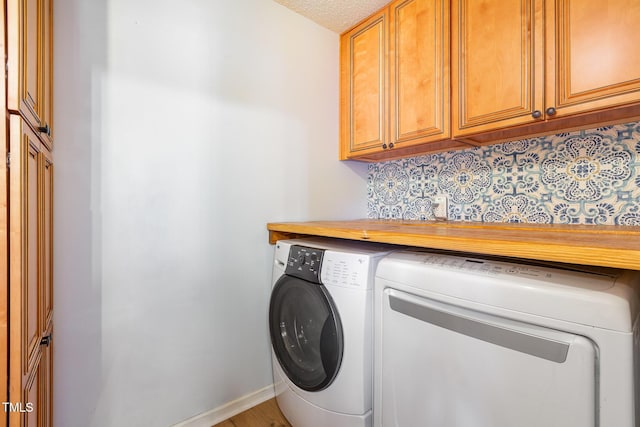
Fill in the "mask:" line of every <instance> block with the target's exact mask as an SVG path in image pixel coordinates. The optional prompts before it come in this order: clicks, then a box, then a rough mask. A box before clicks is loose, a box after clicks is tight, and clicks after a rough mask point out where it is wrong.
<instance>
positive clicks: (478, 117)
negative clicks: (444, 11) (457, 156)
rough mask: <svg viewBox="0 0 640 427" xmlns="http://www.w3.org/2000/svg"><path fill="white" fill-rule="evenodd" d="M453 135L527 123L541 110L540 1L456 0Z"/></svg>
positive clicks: (541, 27) (453, 9) (453, 39)
mask: <svg viewBox="0 0 640 427" xmlns="http://www.w3.org/2000/svg"><path fill="white" fill-rule="evenodd" d="M452 23H453V24H452V25H453V29H452V68H453V73H452V85H453V91H452V92H453V100H452V104H453V112H452V114H453V120H454V136H458V135H467V134H471V133H477V132H481V131H486V130H494V129H499V128H503V127H507V126H513V125H518V124H523V123H529V122H532V121H534V120H535V119H534V118H533V117H532V113H533V112H534V111H535V110H542V107H543V96H544V90H543V87H542V84H543V80H542V79H543V76H542V73H543V70H544V63H543V61H544V55H543V45H542V43H543V37H544V34H543V32H542V29H543V28H544V27H543V24H542V4H541V2H540V1H539V0H484V1H476V0H454V1H453V6H452Z"/></svg>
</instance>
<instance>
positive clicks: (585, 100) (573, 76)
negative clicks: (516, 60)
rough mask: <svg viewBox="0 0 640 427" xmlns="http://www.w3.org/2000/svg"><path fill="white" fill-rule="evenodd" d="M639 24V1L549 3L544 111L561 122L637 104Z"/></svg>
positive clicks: (639, 87)
mask: <svg viewBox="0 0 640 427" xmlns="http://www.w3.org/2000/svg"><path fill="white" fill-rule="evenodd" d="M638 22H640V2H638V0H554V1H551V0H549V1H547V11H546V28H547V46H548V48H547V49H548V54H547V70H546V73H547V95H546V104H547V105H546V108H549V107H552V108H554V109H555V110H556V114H555V116H556V117H562V116H566V115H569V114H575V113H581V112H586V111H591V110H596V109H601V108H607V107H614V106H617V105H621V104H626V103H632V102H639V101H640V49H639V48H638V46H640V31H638ZM554 47H555V49H554Z"/></svg>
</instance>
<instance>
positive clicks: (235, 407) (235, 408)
mask: <svg viewBox="0 0 640 427" xmlns="http://www.w3.org/2000/svg"><path fill="white" fill-rule="evenodd" d="M275 395H276V394H275V391H274V389H273V384H271V385H268V386H267V387H265V388H263V389H261V390H258V391H254V392H253V393H250V394H247V395H246V396H243V397H241V398H239V399H236V400H234V401H231V402H229V403H226V404H224V405H222V406H220V407H218V408H216V409H212V410H210V411H207V412H204V413H202V414H200V415H196V416H195V417H193V418H189V419H188V420H185V421H182V422H180V423H178V424H175V425H173V426H171V427H211V426H212V425H215V424H218V423H220V422H222V421H224V420H226V419H228V418H231V417H233V416H234V415H237V414H239V413H240V412H242V411H246V410H247V409H249V408H252V407H254V406H256V405H259V404H261V403H262V402H264V401H266V400H269V399H271V398H272V397H275Z"/></svg>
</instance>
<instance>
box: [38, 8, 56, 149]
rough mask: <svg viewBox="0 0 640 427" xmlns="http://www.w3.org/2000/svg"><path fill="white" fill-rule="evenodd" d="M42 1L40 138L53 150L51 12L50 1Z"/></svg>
mask: <svg viewBox="0 0 640 427" xmlns="http://www.w3.org/2000/svg"><path fill="white" fill-rule="evenodd" d="M41 1H42V114H41V118H40V119H41V125H42V127H43V128H44V129H43V132H41V133H40V137H41V138H42V141H43V142H44V143H45V145H46V146H47V147H48V148H49V149H50V150H51V149H52V148H53V10H52V6H53V5H52V0H41Z"/></svg>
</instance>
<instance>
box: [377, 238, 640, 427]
mask: <svg viewBox="0 0 640 427" xmlns="http://www.w3.org/2000/svg"><path fill="white" fill-rule="evenodd" d="M638 286H639V275H638V272H630V271H619V270H608V269H586V270H585V269H580V267H579V266H574V267H572V270H570V269H565V268H559V266H554V267H550V266H545V265H532V264H524V263H520V262H518V263H514V262H505V261H501V260H496V259H481V258H475V257H465V256H455V255H451V254H438V253H426V252H418V251H414V252H412V251H406V252H396V253H394V254H391V255H389V256H388V257H386V258H385V259H384V260H382V261H381V262H380V264H379V265H378V270H377V273H376V284H375V299H376V302H375V310H376V311H375V315H376V323H375V393H374V395H375V398H374V407H375V408H376V409H375V412H374V415H375V422H374V425H375V426H376V427H415V426H433V427H450V426H456V427H513V426H518V427H637V426H640V418H638V415H637V413H636V411H637V410H638V408H639V402H638V396H639V393H640V382H639V380H638V378H639V375H638V368H639V364H638V361H639V353H638V349H639V343H640V333H639V328H638V314H639V301H638V293H637V292H638Z"/></svg>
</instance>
